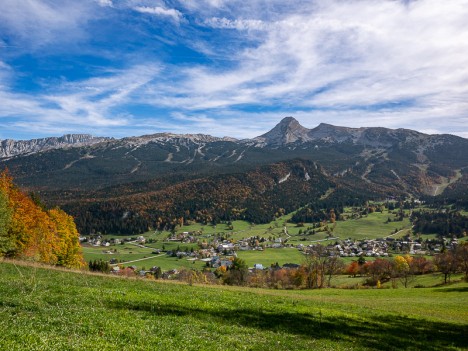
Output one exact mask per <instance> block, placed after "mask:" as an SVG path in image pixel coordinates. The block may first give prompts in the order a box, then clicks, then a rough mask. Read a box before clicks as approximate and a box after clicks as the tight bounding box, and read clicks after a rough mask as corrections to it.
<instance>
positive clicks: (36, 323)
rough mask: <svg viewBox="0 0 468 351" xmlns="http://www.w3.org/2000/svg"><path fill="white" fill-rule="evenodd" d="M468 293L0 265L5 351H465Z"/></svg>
mask: <svg viewBox="0 0 468 351" xmlns="http://www.w3.org/2000/svg"><path fill="white" fill-rule="evenodd" d="M467 292H468V284H467V283H457V284H453V285H450V286H445V287H438V288H424V289H365V290H349V289H348V290H346V289H323V290H308V291H306V290H302V291H295V290H289V291H284V290H262V289H247V288H240V287H227V286H195V285H194V286H189V285H186V284H177V283H168V282H155V281H148V280H139V279H125V278H117V277H108V276H101V275H92V274H85V273H81V272H70V271H61V270H56V269H55V270H53V269H45V268H41V267H37V266H24V265H22V264H21V265H20V264H19V263H17V264H13V263H7V262H3V263H1V262H0V328H2V333H1V334H0V349H1V350H9V351H16V350H18V351H19V350H30V351H34V350H80V351H81V350H152V349H163V350H266V349H270V350H432V351H436V350H464V349H467V347H468V309H467V308H466V306H467V305H468V294H467Z"/></svg>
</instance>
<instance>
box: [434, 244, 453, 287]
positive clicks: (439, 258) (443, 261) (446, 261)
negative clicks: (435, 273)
mask: <svg viewBox="0 0 468 351" xmlns="http://www.w3.org/2000/svg"><path fill="white" fill-rule="evenodd" d="M434 264H435V266H436V267H437V269H438V270H439V272H441V273H442V274H443V275H444V283H445V284H447V282H450V277H451V275H452V274H453V273H456V271H457V266H458V262H457V259H456V257H455V254H454V253H453V252H452V251H445V252H443V253H441V254H438V255H436V256H435V257H434Z"/></svg>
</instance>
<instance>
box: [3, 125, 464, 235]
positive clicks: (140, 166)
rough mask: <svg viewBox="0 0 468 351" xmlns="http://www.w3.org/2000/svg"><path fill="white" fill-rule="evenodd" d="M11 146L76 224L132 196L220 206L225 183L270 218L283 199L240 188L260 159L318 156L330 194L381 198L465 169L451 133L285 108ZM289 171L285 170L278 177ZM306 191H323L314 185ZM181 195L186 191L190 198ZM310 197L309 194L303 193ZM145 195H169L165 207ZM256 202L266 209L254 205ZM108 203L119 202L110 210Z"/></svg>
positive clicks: (264, 181)
mask: <svg viewBox="0 0 468 351" xmlns="http://www.w3.org/2000/svg"><path fill="white" fill-rule="evenodd" d="M18 143H21V142H18ZM21 145H23V144H21ZM24 145H28V144H27V143H26V144H24ZM47 148H52V149H47ZM11 150H13V149H11ZM14 150H16V151H15V152H17V153H21V152H23V151H24V152H25V153H26V154H24V153H23V154H17V155H16V156H11V155H12V151H10V153H9V154H8V155H10V156H8V157H4V158H1V159H0V167H1V166H5V167H8V168H9V169H10V171H11V173H12V174H13V175H14V177H15V179H16V181H17V183H18V184H20V185H21V186H22V187H24V188H26V189H27V190H30V191H34V192H39V193H40V195H41V197H42V198H44V200H45V201H46V202H47V203H48V204H49V205H57V204H58V205H63V206H67V208H68V209H69V210H70V211H71V212H72V213H73V214H74V215H76V216H77V220H78V222H79V223H81V225H80V228H88V229H89V230H91V228H90V226H91V224H89V223H91V222H93V223H94V220H93V221H90V220H89V218H91V217H93V216H96V215H98V214H99V216H102V218H107V217H106V216H107V215H106V214H105V212H106V211H107V210H108V211H109V216H111V217H112V216H115V215H116V213H119V214H118V215H117V216H122V215H123V213H126V212H132V209H131V208H133V206H134V203H137V202H138V201H140V200H135V199H138V198H141V199H145V200H144V201H145V202H146V205H145V206H144V208H145V211H146V209H147V208H151V209H154V210H157V211H159V212H158V213H161V214H162V213H163V210H165V211H169V212H170V210H171V209H172V208H177V210H176V211H175V212H174V213H172V212H170V215H168V216H167V218H166V219H165V222H170V221H171V220H173V219H174V218H175V217H177V216H179V214H180V213H182V212H183V211H185V210H187V208H185V209H184V208H183V207H184V206H185V207H190V208H192V207H193V208H198V207H197V206H199V205H200V204H204V205H203V206H201V205H200V206H201V207H200V208H203V209H207V208H208V207H209V206H208V205H210V206H218V202H219V201H221V198H220V196H221V195H219V194H218V192H217V189H216V187H220V188H221V189H224V190H226V189H229V191H227V192H226V194H228V195H226V196H228V197H227V198H226V199H224V200H222V201H224V202H225V203H227V204H228V205H229V206H228V207H229V208H236V206H240V205H239V203H238V198H237V197H236V196H234V195H233V194H234V193H235V189H238V190H239V192H242V191H245V194H248V196H247V195H246V196H245V197H244V198H243V200H242V201H244V200H245V199H247V198H249V197H252V198H254V199H255V204H253V203H247V202H245V201H244V202H242V206H247V207H249V210H251V211H257V212H258V213H263V214H261V215H255V216H254V215H251V217H250V219H251V220H253V218H254V217H256V218H257V217H258V218H263V219H262V220H266V218H267V217H268V220H269V219H271V216H272V215H273V214H274V213H275V211H276V210H277V209H275V208H273V207H275V206H279V207H284V206H281V205H280V204H279V201H277V200H275V199H274V197H273V195H272V194H271V195H265V194H261V196H260V195H258V194H257V193H256V192H255V191H253V192H252V191H251V190H246V188H245V184H244V182H246V181H247V180H248V179H249V178H248V175H249V174H251V173H249V172H257V170H258V169H263V168H262V167H267V168H268V167H273V168H275V167H278V166H275V164H287V163H288V162H290V161H291V160H296V161H295V162H305V163H304V166H303V167H306V168H307V167H310V166H305V164H307V162H311V164H314V165H315V166H317V168H318V169H320V174H321V177H322V178H323V179H324V180H326V182H328V183H329V184H333V185H330V186H333V187H334V188H336V189H340V191H338V192H336V194H334V195H333V196H335V195H336V196H337V199H343V196H344V195H343V194H367V195H366V196H368V197H373V198H379V197H380V198H382V199H385V198H387V197H396V196H416V197H420V196H422V195H431V196H433V195H438V194H440V193H443V192H444V191H446V192H450V193H454V192H457V193H460V194H466V193H467V191H466V181H465V178H464V177H463V176H462V175H464V174H466V171H467V169H468V153H467V152H466V150H468V140H467V139H464V138H460V137H456V136H453V135H426V134H423V133H419V132H416V131H411V130H406V129H395V130H393V129H386V128H348V127H337V126H333V125H330V124H324V123H322V124H320V125H319V126H317V127H315V128H313V129H308V128H305V127H303V126H301V125H300V124H299V123H298V122H297V121H296V120H295V119H294V118H292V117H286V118H285V119H283V120H282V121H281V122H280V123H279V124H278V125H277V126H275V127H274V128H273V129H272V130H271V131H269V132H267V133H265V134H263V135H261V136H259V137H257V138H254V139H247V140H237V139H234V138H216V137H212V136H209V135H203V134H193V135H192V134H186V135H177V134H171V133H159V134H153V135H145V136H140V137H130V138H123V139H106V138H91V137H87V136H83V137H63V138H55V139H54V138H51V139H50V140H45V141H44V140H43V141H41V142H37V141H31V143H30V145H29V146H28V147H26V146H24V147H23V148H21V147H19V146H18V147H17V148H16V149H14ZM21 150H23V151H21ZM35 150H36V151H35ZM298 160H302V161H298ZM269 171H272V170H271V169H270V170H269ZM261 172H264V171H261ZM287 174H288V172H286V173H284V174H282V177H285V176H286V175H287ZM293 174H294V172H293ZM226 177H227V178H226ZM229 177H233V178H229ZM239 177H240V178H239ZM226 179H230V180H229V181H230V182H232V184H233V185H232V186H230V185H229V182H228V181H227V180H226ZM294 179H295V178H294V177H293V176H291V182H289V179H288V182H285V184H294V186H291V187H289V188H288V187H287V186H285V187H283V185H281V187H280V188H281V189H283V188H284V189H283V190H282V191H283V192H282V195H281V196H282V197H283V200H282V201H286V200H288V201H289V199H288V197H289V198H291V199H301V200H300V201H296V202H294V201H289V202H287V201H286V202H287V203H294V205H297V204H299V203H303V201H302V199H303V198H302V197H301V191H303V188H302V186H303V183H301V182H296V183H295V182H292V180H294ZM271 181H272V180H271V179H270V178H268V177H264V176H262V177H260V178H259V181H258V183H257V184H255V185H249V186H248V187H250V188H258V189H262V188H264V187H265V186H267V185H268V184H270V183H271ZM250 188H249V189H250ZM241 189H242V190H241ZM455 189H456V190H455ZM309 190H310V189H309V188H308V190H306V193H307V192H308V191H309ZM207 193H213V194H218V195H213V196H212V195H210V199H212V202H207V201H206V194H207ZM155 194H156V195H155ZM174 194H179V195H177V196H176V195H174ZM180 194H184V195H183V196H182V195H180ZM187 194H194V195H193V196H192V195H190V196H187ZM286 194H287V195H286ZM153 195H154V196H153ZM309 195H310V196H312V193H310V194H309ZM313 196H320V195H319V194H315V193H314V194H313ZM350 196H354V195H350ZM463 196H465V195H463ZM117 197H120V198H119V200H118V201H120V202H119V203H118V204H116V203H115V202H116V201H117V200H116V199H117ZM187 198H189V199H190V201H191V203H190V206H189V204H188V203H187V201H186V199H187ZM167 199H172V200H171V201H168V200H167ZM285 199H286V200H285ZM315 200H316V198H313V197H310V198H309V201H315ZM210 201H211V200H210ZM268 201H271V202H272V203H274V204H275V205H274V206H269V205H268V204H266V202H268ZM152 202H154V203H161V202H164V203H168V204H169V205H168V206H166V207H167V208H162V207H160V206H159V205H158V206H159V207H158V206H157V205H155V204H151V203H152ZM83 203H86V206H84V207H83V208H89V211H90V212H89V213H87V212H86V213H85V212H83V211H81V210H79V209H80V206H82V205H83ZM93 206H94V207H93ZM262 206H263V207H265V206H266V208H268V210H267V211H263V210H261V208H262ZM285 206H289V205H285ZM127 207H128V208H130V210H128V209H127ZM115 208H118V209H119V210H118V211H114V209H115ZM93 211H94V212H93ZM262 211H263V212H262ZM143 212H144V211H143ZM136 213H138V211H136ZM176 214H177V215H176ZM191 216H192V215H191ZM223 216H224V217H226V215H225V214H217V215H216V216H215V217H217V218H224V217H223ZM143 217H144V216H143ZM143 217H140V219H138V220H135V221H136V222H138V223H139V224H138V225H135V224H132V226H134V227H135V228H137V227H138V228H143V227H144V226H146V227H150V226H154V225H155V222H154V219H148V218H149V217H148V218H146V219H144V220H143V219H141V218H143ZM169 217H170V218H169ZM179 217H180V216H179ZM108 219H109V218H108ZM115 222H116V223H117V222H118V221H115ZM85 223H88V224H85ZM116 228H117V227H116ZM122 228H123V227H122ZM122 228H121V229H122ZM106 230H107V229H106ZM122 230H127V229H122Z"/></svg>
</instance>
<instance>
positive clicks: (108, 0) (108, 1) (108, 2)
mask: <svg viewBox="0 0 468 351" xmlns="http://www.w3.org/2000/svg"><path fill="white" fill-rule="evenodd" d="M97 1H98V4H99V5H101V6H103V7H106V6H107V7H113V6H114V4H113V3H112V0H97Z"/></svg>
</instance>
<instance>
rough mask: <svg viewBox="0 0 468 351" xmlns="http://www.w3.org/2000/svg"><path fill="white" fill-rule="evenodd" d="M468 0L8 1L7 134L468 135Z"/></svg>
mask: <svg viewBox="0 0 468 351" xmlns="http://www.w3.org/2000/svg"><path fill="white" fill-rule="evenodd" d="M467 18H468V0H450V1H440V0H418V1H410V0H406V1H398V0H309V1H303V0H295V1H284V0H281V1H280V0H269V1H268V0H249V1H245V0H242V1H241V0H197V1H195V0H166V1H164V0H80V1H76V0H2V9H1V11H0V139H6V138H12V139H30V138H38V137H44V136H56V135H62V134H66V133H90V134H93V135H100V136H114V137H123V136H131V135H142V134H151V133H157V132H174V133H205V134H211V135H216V136H225V135H226V136H232V137H237V138H246V137H254V136H257V135H260V134H262V133H264V132H266V131H268V130H269V129H271V128H272V127H273V126H274V125H275V124H276V123H277V122H279V121H280V120H281V119H282V118H283V117H285V116H294V117H295V118H296V119H298V120H299V122H301V124H302V125H304V126H305V127H308V128H313V127H315V126H316V125H318V124H319V123H321V122H325V123H330V124H334V125H341V126H349V127H361V126H382V127H388V128H409V129H415V130H419V131H422V132H425V133H431V134H432V133H451V134H457V135H460V136H463V137H468V64H467V63H468V40H467V38H468V21H467Z"/></svg>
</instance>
